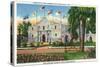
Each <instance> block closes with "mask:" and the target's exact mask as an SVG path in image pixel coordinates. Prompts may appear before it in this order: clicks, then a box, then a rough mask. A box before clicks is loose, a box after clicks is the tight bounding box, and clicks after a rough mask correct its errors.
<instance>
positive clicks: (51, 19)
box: [17, 15, 68, 25]
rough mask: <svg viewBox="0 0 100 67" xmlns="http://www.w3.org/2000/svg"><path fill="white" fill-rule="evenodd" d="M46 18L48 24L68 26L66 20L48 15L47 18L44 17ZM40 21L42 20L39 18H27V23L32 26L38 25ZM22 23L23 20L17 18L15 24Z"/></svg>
mask: <svg viewBox="0 0 100 67" xmlns="http://www.w3.org/2000/svg"><path fill="white" fill-rule="evenodd" d="M46 18H47V19H48V21H49V22H50V23H62V24H65V25H68V19H67V18H59V17H55V16H52V15H48V16H46ZM42 19H43V18H42V17H41V16H38V17H37V18H36V17H29V22H30V23H31V24H32V25H35V24H37V23H39V22H40V21H41V20H42ZM22 22H23V19H22V18H20V17H18V18H17V24H19V23H22Z"/></svg>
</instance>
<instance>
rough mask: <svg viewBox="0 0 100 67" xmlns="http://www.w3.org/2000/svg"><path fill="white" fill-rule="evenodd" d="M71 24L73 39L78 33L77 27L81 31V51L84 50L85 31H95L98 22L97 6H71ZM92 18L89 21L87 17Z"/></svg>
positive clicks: (70, 30) (70, 29) (69, 19)
mask: <svg viewBox="0 0 100 67" xmlns="http://www.w3.org/2000/svg"><path fill="white" fill-rule="evenodd" d="M68 14H69V18H68V21H69V24H70V28H69V32H70V33H71V36H72V39H71V40H72V41H73V39H75V37H74V36H76V35H77V29H79V32H80V35H81V34H82V35H81V37H80V35H79V37H80V48H81V51H84V40H85V38H84V37H85V31H86V32H87V33H88V32H89V31H91V32H92V33H95V32H96V31H95V22H96V16H95V15H96V12H95V8H94V7H71V8H70V9H69V12H68ZM88 18H89V19H90V21H88V20H87V19H88ZM80 23H81V25H82V26H81V27H82V29H80ZM76 38H78V37H76Z"/></svg>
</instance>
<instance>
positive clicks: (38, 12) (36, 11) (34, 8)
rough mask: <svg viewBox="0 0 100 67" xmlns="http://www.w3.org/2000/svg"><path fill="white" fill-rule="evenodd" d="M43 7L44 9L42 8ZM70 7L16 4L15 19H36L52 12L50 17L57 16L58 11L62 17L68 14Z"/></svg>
mask: <svg viewBox="0 0 100 67" xmlns="http://www.w3.org/2000/svg"><path fill="white" fill-rule="evenodd" d="M43 7H44V8H43ZM69 9H70V6H56V5H39V4H38V5H37V4H21V3H18V4H17V17H21V18H23V17H25V16H29V17H36V16H40V17H41V16H42V17H43V16H47V15H48V11H52V13H51V15H52V16H58V15H57V12H58V11H60V12H61V13H60V16H59V17H63V16H65V15H67V14H68V10H69Z"/></svg>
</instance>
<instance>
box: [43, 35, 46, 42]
mask: <svg viewBox="0 0 100 67" xmlns="http://www.w3.org/2000/svg"><path fill="white" fill-rule="evenodd" d="M45 41H46V37H45V35H44V34H43V35H42V42H45Z"/></svg>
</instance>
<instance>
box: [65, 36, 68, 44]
mask: <svg viewBox="0 0 100 67" xmlns="http://www.w3.org/2000/svg"><path fill="white" fill-rule="evenodd" d="M67 42H68V35H65V43H67Z"/></svg>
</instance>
